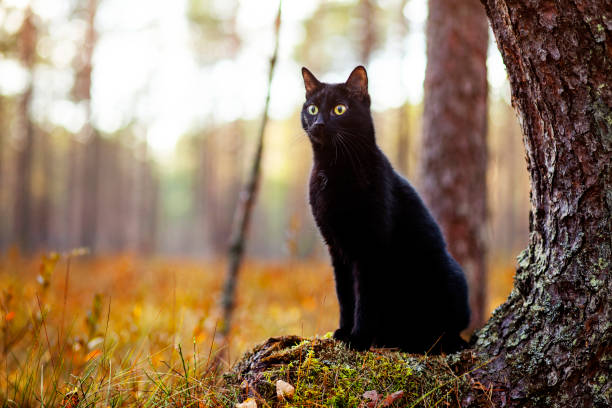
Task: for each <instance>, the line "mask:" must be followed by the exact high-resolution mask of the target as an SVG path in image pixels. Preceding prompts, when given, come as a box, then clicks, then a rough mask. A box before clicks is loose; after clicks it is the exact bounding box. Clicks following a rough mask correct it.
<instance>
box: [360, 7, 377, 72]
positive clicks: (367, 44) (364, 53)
mask: <svg viewBox="0 0 612 408" xmlns="http://www.w3.org/2000/svg"><path fill="white" fill-rule="evenodd" d="M358 7H359V18H360V22H361V24H360V26H359V31H360V32H361V38H360V39H359V58H360V60H361V63H362V64H363V65H368V64H369V63H370V58H371V57H372V52H373V51H374V47H375V46H376V26H375V22H374V19H375V14H376V6H375V5H374V3H373V1H372V0H359V5H358Z"/></svg>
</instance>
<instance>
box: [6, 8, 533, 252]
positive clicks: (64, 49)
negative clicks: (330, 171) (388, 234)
mask: <svg viewBox="0 0 612 408" xmlns="http://www.w3.org/2000/svg"><path fill="white" fill-rule="evenodd" d="M275 8H276V2H255V1H241V2H239V1H231V0H230V1H225V0H224V1H215V0H189V1H185V2H153V3H151V2H145V1H130V2H121V1H118V0H100V1H94V0H91V1H89V0H87V1H50V0H40V1H32V2H28V1H25V0H4V1H2V2H1V3H0V27H1V29H0V30H1V31H0V58H1V59H0V124H1V126H0V153H1V154H0V209H1V210H0V248H2V249H3V250H7V249H8V248H12V247H14V248H19V250H20V251H21V252H22V253H33V252H36V251H41V250H50V249H52V250H58V251H63V250H67V249H71V248H76V247H87V248H89V249H90V250H91V252H92V253H94V254H108V253H117V252H121V253H124V252H130V253H137V254H152V253H155V254H164V255H175V256H190V257H206V258H215V257H218V256H223V255H224V251H225V250H226V246H227V240H228V233H229V230H230V227H231V223H232V214H233V212H234V208H235V205H236V203H237V197H238V194H239V191H240V188H241V185H242V184H243V182H244V179H245V173H246V172H247V171H248V166H249V160H250V157H251V156H252V151H253V149H254V143H255V136H256V135H255V134H256V129H257V126H258V123H259V115H260V112H261V110H262V109H263V100H264V96H265V91H266V76H267V64H268V58H269V56H270V54H271V52H272V46H273V39H272V26H273V19H274V16H275ZM283 12H284V14H283V25H282V31H281V36H280V38H281V44H280V55H279V61H278V69H277V74H276V76H275V78H274V81H273V87H272V92H271V112H270V114H271V123H270V126H269V128H268V134H267V146H266V147H265V153H264V162H263V167H264V169H263V180H262V183H261V190H260V196H259V200H258V203H257V205H256V208H255V214H254V220H253V226H252V228H251V231H250V236H251V237H253V238H254V239H252V240H251V241H250V242H249V244H248V249H247V251H248V256H249V257H251V258H266V259H269V258H272V259H287V258H300V259H303V258H306V259H309V258H322V257H325V256H326V254H325V252H326V251H325V250H324V249H323V248H322V245H321V239H320V237H319V235H318V232H317V231H316V228H315V226H314V224H313V220H312V217H311V215H310V210H309V208H308V205H307V199H306V193H307V187H306V182H307V178H308V175H309V168H310V165H311V153H310V146H309V143H308V141H307V140H306V137H305V135H303V132H302V130H301V128H300V125H299V111H300V109H301V102H302V99H303V93H304V91H303V85H302V83H301V76H300V72H299V68H300V66H301V65H306V66H308V67H309V68H310V69H311V70H312V71H313V72H314V73H315V74H316V75H317V76H319V77H320V78H322V79H323V80H328V81H343V80H344V79H345V76H346V75H347V74H348V73H349V72H350V70H351V69H352V68H353V67H354V66H355V65H357V64H360V63H363V64H365V65H366V66H367V67H368V70H369V76H370V84H371V86H370V92H371V94H372V97H373V110H374V117H375V121H376V125H377V137H378V140H379V144H380V145H381V146H382V148H383V150H384V151H385V152H386V154H387V155H388V156H389V158H390V160H391V161H392V162H393V164H394V165H395V167H396V168H397V169H398V170H399V171H401V172H402V173H403V174H404V175H406V176H407V177H408V178H409V179H410V180H411V181H412V182H413V184H415V185H416V186H417V187H418V186H419V174H418V171H417V169H418V163H419V157H420V154H419V150H420V136H421V113H422V94H423V77H424V69H425V34H424V26H425V19H426V14H427V6H426V2H425V1H423V0H384V1H383V0H381V1H378V2H376V1H373V0H354V1H350V0H344V1H311V2H299V1H291V0H288V1H286V2H285V4H284V9H283ZM364 33H365V34H364ZM488 67H489V85H490V96H489V108H488V110H489V131H488V148H489V165H488V173H487V177H488V195H489V197H488V199H489V215H490V218H489V225H488V228H487V231H488V233H487V235H488V237H487V238H488V239H487V240H488V242H489V245H490V259H491V260H497V259H505V260H508V261H509V262H512V260H513V256H514V255H515V254H516V253H517V252H518V251H519V250H520V249H521V248H522V247H523V246H524V244H525V242H526V239H527V213H528V180H527V175H526V171H525V162H524V159H523V147H522V144H521V135H520V130H519V127H518V125H517V123H516V122H517V121H516V119H515V114H514V112H513V110H512V109H511V107H510V106H509V90H508V84H507V82H506V78H505V71H504V68H503V64H502V62H501V59H500V57H499V55H498V51H497V49H496V47H495V45H494V43H493V42H492V40H491V46H490V47H489V57H488Z"/></svg>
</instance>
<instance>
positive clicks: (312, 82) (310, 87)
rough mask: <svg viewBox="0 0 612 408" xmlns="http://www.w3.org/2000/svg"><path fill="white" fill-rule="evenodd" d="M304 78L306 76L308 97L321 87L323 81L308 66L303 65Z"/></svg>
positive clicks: (305, 82)
mask: <svg viewBox="0 0 612 408" xmlns="http://www.w3.org/2000/svg"><path fill="white" fill-rule="evenodd" d="M302 78H304V87H305V88H306V98H308V97H309V96H310V95H312V93H313V92H314V91H316V90H317V89H319V87H320V86H321V82H319V80H318V79H317V78H315V76H314V75H313V74H312V72H310V71H309V70H308V69H307V68H306V67H302Z"/></svg>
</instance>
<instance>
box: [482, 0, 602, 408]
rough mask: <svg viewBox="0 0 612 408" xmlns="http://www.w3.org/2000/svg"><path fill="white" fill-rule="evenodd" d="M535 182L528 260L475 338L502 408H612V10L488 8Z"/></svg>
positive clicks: (498, 3) (567, 5)
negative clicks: (489, 359)
mask: <svg viewBox="0 0 612 408" xmlns="http://www.w3.org/2000/svg"><path fill="white" fill-rule="evenodd" d="M483 2H484V3H485V6H486V11H487V14H488V16H489V19H490V21H491V25H492V28H493V32H494V33H495V37H496V39H497V43H498V46H499V49H500V51H501V53H502V56H503V59H504V62H505V64H506V67H507V70H508V74H509V78H510V84H511V88H512V100H513V104H514V107H515V109H516V110H517V112H518V114H519V120H520V122H521V126H522V129H523V134H524V143H525V149H526V156H527V166H528V170H529V173H530V178H531V211H530V242H529V248H528V249H527V250H525V251H524V252H523V253H522V254H521V255H520V256H519V265H518V270H517V274H516V277H515V287H514V289H513V291H512V293H511V295H510V297H509V298H508V300H507V302H506V303H505V304H503V305H502V306H501V307H500V308H499V309H498V310H497V311H496V312H495V313H494V315H493V317H492V318H491V320H490V321H489V322H488V323H487V325H486V326H485V327H484V329H482V330H481V331H480V332H479V333H478V336H477V342H476V350H477V351H478V352H480V353H482V354H483V355H484V356H487V357H494V358H495V359H494V360H493V362H492V363H491V364H489V365H488V366H486V367H485V368H484V369H483V370H481V371H480V372H479V373H478V375H477V378H480V380H481V381H482V382H483V383H486V384H490V385H492V386H493V387H494V389H497V390H499V391H497V392H494V393H493V395H494V398H495V401H496V402H497V403H498V404H499V405H500V406H516V407H519V406H520V407H542V406H554V407H570V406H571V407H608V406H610V405H612V397H611V393H612V388H611V382H610V361H611V359H612V346H611V344H612V334H611V333H612V330H610V322H611V321H612V319H611V317H612V308H611V305H612V303H611V302H610V289H611V283H612V282H611V280H610V264H611V262H612V260H611V252H612V248H611V247H612V242H611V233H610V230H611V219H612V193H611V192H612V172H611V167H612V90H611V89H610V86H611V85H612V84H611V78H612V62H611V61H612V59H611V58H612V8H611V7H610V3H609V1H605V0H573V1H570V0H559V1H556V2H552V1H538V0H486V1H485V0H483Z"/></svg>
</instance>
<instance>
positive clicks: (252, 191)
mask: <svg viewBox="0 0 612 408" xmlns="http://www.w3.org/2000/svg"><path fill="white" fill-rule="evenodd" d="M281 4H282V2H281V1H279V4H278V12H277V14H276V20H275V23H274V33H275V35H274V42H275V44H274V51H273V53H272V57H271V58H270V70H269V72H268V92H267V95H266V101H265V104H264V111H263V114H262V118H261V124H260V127H259V133H258V136H257V146H256V149H255V157H254V158H253V163H252V167H251V171H250V173H249V176H248V181H247V184H246V186H245V189H244V191H243V192H242V193H241V194H240V202H239V203H238V207H237V209H236V213H235V218H234V226H233V229H232V233H231V235H230V244H229V249H228V266H227V276H226V278H225V284H224V287H223V294H222V298H221V307H222V309H223V321H222V325H221V330H220V333H221V336H222V337H223V339H222V342H225V341H226V339H227V336H228V334H229V333H230V329H231V322H232V314H233V311H234V305H235V302H236V285H237V283H238V271H239V270H240V265H241V264H242V258H243V255H244V248H245V243H246V234H247V230H248V228H249V224H250V219H251V214H252V211H253V205H254V204H255V198H256V195H257V189H258V185H259V179H260V173H261V161H262V154H263V147H264V136H265V132H266V125H267V123H268V108H269V106H270V90H271V88H272V78H274V68H275V67H276V61H277V57H278V43H279V34H280V24H281Z"/></svg>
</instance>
